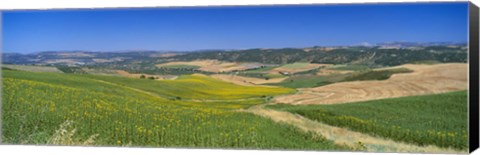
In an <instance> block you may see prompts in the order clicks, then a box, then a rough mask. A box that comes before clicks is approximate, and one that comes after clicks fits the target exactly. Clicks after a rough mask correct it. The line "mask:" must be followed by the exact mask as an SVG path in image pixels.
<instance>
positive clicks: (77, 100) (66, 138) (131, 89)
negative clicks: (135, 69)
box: [2, 70, 349, 150]
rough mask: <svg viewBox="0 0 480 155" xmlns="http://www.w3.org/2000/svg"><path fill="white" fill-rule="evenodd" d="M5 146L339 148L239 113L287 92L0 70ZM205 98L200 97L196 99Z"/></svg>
mask: <svg viewBox="0 0 480 155" xmlns="http://www.w3.org/2000/svg"><path fill="white" fill-rule="evenodd" d="M2 74H3V80H2V83H3V95H2V104H3V105H2V114H3V116H2V118H3V121H2V123H3V124H2V140H3V143H6V144H58V145H101V146H142V147H144V146H156V147H158V146H161V147H208V148H251V149H302V150H303V149H307V150H310V149H315V150H344V149H349V148H346V147H344V146H338V145H335V144H333V142H331V141H328V140H325V139H323V138H322V137H319V136H318V135H313V134H312V133H305V132H303V131H300V130H299V129H296V128H295V127H293V126H289V125H285V124H280V123H275V122H273V121H271V120H269V119H267V118H262V117H259V116H255V115H253V114H250V113H245V112H238V109H241V108H246V107H248V106H250V105H255V104H262V103H265V102H266V100H267V99H266V98H265V96H272V95H278V94H286V93H290V92H292V90H291V89H286V88H275V87H260V86H251V87H247V86H238V85H233V84H229V83H225V82H221V81H216V80H214V79H211V78H208V77H205V76H201V75H191V76H181V77H180V78H179V79H177V80H166V81H158V80H147V79H128V78H122V77H113V76H98V75H76V74H61V73H33V72H24V71H12V70H3V73H2ZM202 99H203V100H202Z"/></svg>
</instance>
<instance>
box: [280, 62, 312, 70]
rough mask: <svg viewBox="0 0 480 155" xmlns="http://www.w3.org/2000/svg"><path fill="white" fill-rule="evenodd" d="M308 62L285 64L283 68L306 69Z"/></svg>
mask: <svg viewBox="0 0 480 155" xmlns="http://www.w3.org/2000/svg"><path fill="white" fill-rule="evenodd" d="M308 64H310V63H308V62H295V63H291V64H285V65H283V66H281V67H284V68H289V69H298V68H305V67H307V66H308Z"/></svg>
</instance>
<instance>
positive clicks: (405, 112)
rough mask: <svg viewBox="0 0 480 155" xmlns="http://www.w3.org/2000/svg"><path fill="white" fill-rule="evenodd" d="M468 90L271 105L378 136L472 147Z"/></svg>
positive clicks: (419, 142) (411, 141)
mask: <svg viewBox="0 0 480 155" xmlns="http://www.w3.org/2000/svg"><path fill="white" fill-rule="evenodd" d="M465 103H467V91H458V92H450V93H443V94H435V95H425V96H411V97H401V98H392V99H381V100H373V101H364V102H356V103H348V104H334V105H303V106H300V105H296V106H294V105H271V106H268V107H269V108H273V109H277V110H283V111H288V112H292V113H296V114H299V115H302V116H304V117H307V118H309V119H312V120H316V121H320V122H323V123H326V124H330V125H334V126H339V127H346V128H349V129H352V130H355V131H360V132H364V133H368V134H371V135H374V136H381V137H386V138H389V139H393V140H397V141H403V142H408V143H414V144H418V145H421V146H423V145H427V144H433V145H437V146H440V147H452V148H456V149H466V148H468V134H467V130H468V127H467V125H468V123H467V121H468V119H467V111H468V110H467V104H465Z"/></svg>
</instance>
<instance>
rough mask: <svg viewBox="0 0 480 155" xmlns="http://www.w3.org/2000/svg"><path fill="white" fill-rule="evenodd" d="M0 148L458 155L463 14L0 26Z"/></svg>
mask: <svg viewBox="0 0 480 155" xmlns="http://www.w3.org/2000/svg"><path fill="white" fill-rule="evenodd" d="M2 44H3V49H2V64H1V69H2V70H1V74H2V80H1V81H2V85H1V88H2V95H1V98H2V99H1V101H2V105H1V108H2V111H1V114H2V120H1V122H2V123H1V140H2V143H3V144H19V145H74V146H105V147H107V146H109V147H111V146H113V147H161V148H213V149H259V150H314V151H347V152H351V151H361V152H415V153H419V152H422V153H467V151H468V118H467V114H468V98H467V93H468V90H467V87H468V78H467V77H468V71H467V69H468V61H467V59H468V48H467V45H468V3H467V2H451V3H447V2H444V3H392V4H384V3H371V4H335V5H332V4H330V5H326V4H323V5H321V4H316V5H278V6H277V5H265V6H215V7H213V6H211V7H209V6H203V7H157V8H108V9H53V10H4V11H2Z"/></svg>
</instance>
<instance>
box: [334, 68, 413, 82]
mask: <svg viewBox="0 0 480 155" xmlns="http://www.w3.org/2000/svg"><path fill="white" fill-rule="evenodd" d="M411 72H413V71H412V70H409V69H407V68H395V69H387V70H378V71H376V70H374V71H363V72H359V73H354V74H352V75H351V76H348V77H346V78H345V79H343V80H342V81H366V80H386V79H388V78H390V76H392V75H393V74H399V73H411Z"/></svg>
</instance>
